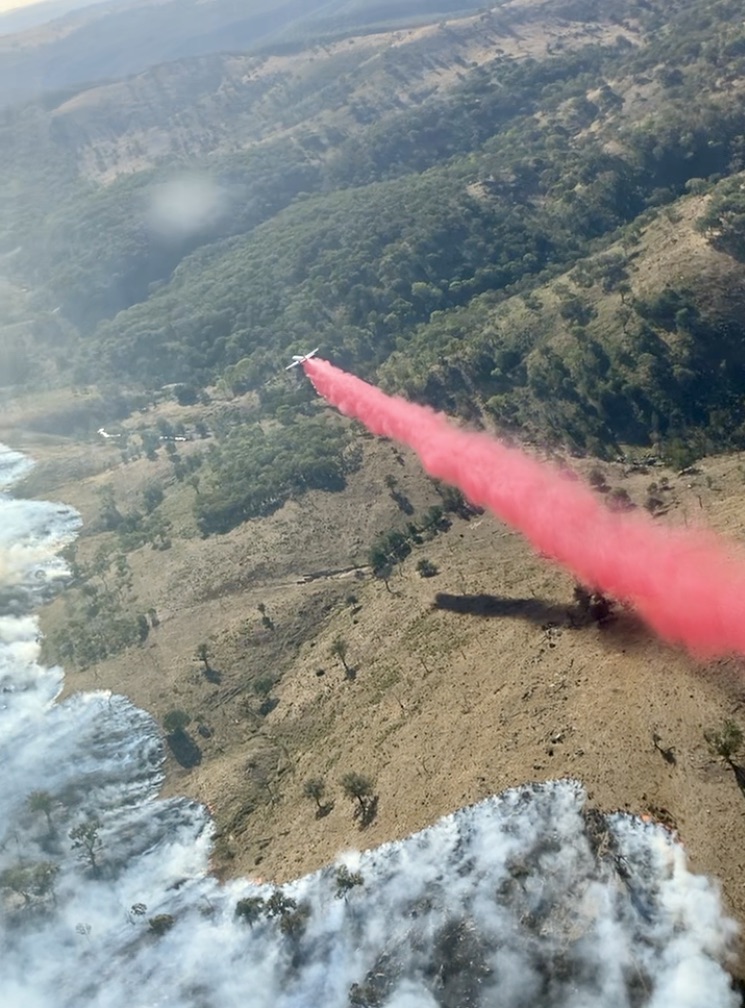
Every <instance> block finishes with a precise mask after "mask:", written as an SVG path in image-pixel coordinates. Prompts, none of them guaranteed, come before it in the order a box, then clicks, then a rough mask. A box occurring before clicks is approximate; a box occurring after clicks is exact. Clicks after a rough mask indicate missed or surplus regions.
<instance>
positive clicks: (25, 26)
mask: <svg viewBox="0 0 745 1008" xmlns="http://www.w3.org/2000/svg"><path fill="white" fill-rule="evenodd" d="M101 2H102V0H47V2H46V3H31V4H29V5H28V6H27V7H14V8H13V9H12V10H8V11H2V12H0V37H2V36H3V35H14V34H16V33H17V32H25V31H28V30H29V28H36V27H38V26H39V25H43V24H47V23H48V22H49V21H54V20H56V19H57V18H62V17H64V16H65V15H66V14H70V13H71V12H72V11H77V10H82V9H83V8H84V7H92V6H93V5H94V4H98V3H101Z"/></svg>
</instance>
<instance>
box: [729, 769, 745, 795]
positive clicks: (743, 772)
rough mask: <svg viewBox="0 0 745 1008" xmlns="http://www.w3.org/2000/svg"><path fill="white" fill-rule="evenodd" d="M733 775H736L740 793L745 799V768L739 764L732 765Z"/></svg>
mask: <svg viewBox="0 0 745 1008" xmlns="http://www.w3.org/2000/svg"><path fill="white" fill-rule="evenodd" d="M730 767H731V769H732V773H733V774H734V775H735V780H736V781H737V786H738V787H739V789H740V792H741V794H742V796H743V798H745V767H742V766H740V764H739V763H730Z"/></svg>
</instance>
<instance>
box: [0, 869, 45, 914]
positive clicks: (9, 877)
mask: <svg viewBox="0 0 745 1008" xmlns="http://www.w3.org/2000/svg"><path fill="white" fill-rule="evenodd" d="M58 872H59V866H58V865H56V864H54V862H52V861H37V862H36V863H35V864H25V865H24V864H19V865H14V866H13V867H12V868H6V869H5V870H4V871H3V872H0V888H3V889H11V890H12V891H13V892H16V893H18V895H19V896H22V897H23V899H24V903H25V905H26V906H30V905H31V903H32V902H33V901H34V899H35V898H37V899H41V898H43V897H44V896H46V895H48V894H49V893H53V890H54V880H55V878H56V876H57V873H58Z"/></svg>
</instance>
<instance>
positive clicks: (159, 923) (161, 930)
mask: <svg viewBox="0 0 745 1008" xmlns="http://www.w3.org/2000/svg"><path fill="white" fill-rule="evenodd" d="M147 923H148V928H149V929H150V931H151V932H152V934H154V935H157V936H158V937H159V938H160V936H161V935H164V934H165V933H166V931H170V930H171V928H172V927H173V925H174V924H175V923H176V921H175V920H174V918H173V916H172V915H171V914H166V913H163V914H156V915H155V917H151V918H150V919H149V920H148V922H147Z"/></svg>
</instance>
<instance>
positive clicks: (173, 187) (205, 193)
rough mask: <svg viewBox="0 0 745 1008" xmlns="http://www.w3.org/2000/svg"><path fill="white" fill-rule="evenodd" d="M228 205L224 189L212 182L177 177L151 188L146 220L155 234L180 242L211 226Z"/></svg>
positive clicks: (188, 175) (187, 176)
mask: <svg viewBox="0 0 745 1008" xmlns="http://www.w3.org/2000/svg"><path fill="white" fill-rule="evenodd" d="M226 206H227V197H226V194H225V192H224V190H223V189H222V188H221V187H220V186H219V185H218V184H217V183H215V182H214V181H213V180H212V179H210V178H208V177H207V176H202V175H194V174H184V175H177V176H174V177H173V178H171V179H169V180H168V181H166V182H161V183H158V184H157V185H154V186H153V187H152V188H151V190H150V193H149V204H148V209H147V220H148V223H149V225H150V227H151V228H152V230H153V231H154V232H155V233H156V234H158V235H160V236H161V237H163V238H167V239H171V240H180V239H183V238H187V237H188V236H189V235H191V234H194V233H196V232H198V231H201V230H202V229H203V228H205V227H207V226H209V225H211V224H212V223H213V222H214V221H215V219H216V218H217V217H219V216H220V215H221V214H222V213H224V211H225V210H226Z"/></svg>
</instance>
